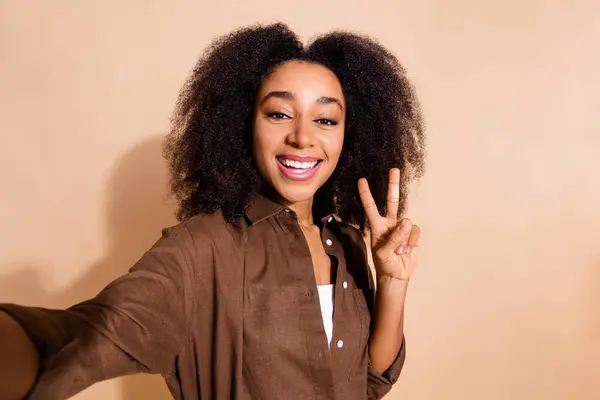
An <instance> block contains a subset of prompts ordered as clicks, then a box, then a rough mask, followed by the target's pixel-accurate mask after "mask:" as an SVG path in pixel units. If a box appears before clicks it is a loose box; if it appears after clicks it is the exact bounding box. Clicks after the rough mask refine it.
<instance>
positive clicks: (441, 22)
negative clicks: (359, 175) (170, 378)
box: [0, 0, 600, 400]
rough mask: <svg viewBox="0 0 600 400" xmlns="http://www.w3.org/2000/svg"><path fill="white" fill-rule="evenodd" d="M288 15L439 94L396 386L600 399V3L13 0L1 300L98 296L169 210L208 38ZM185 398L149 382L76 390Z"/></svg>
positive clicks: (400, 395) (4, 97)
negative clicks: (396, 64) (187, 82)
mask: <svg viewBox="0 0 600 400" xmlns="http://www.w3.org/2000/svg"><path fill="white" fill-rule="evenodd" d="M594 3H595V4H594ZM275 20H284V21H286V22H287V23H289V24H290V26H291V27H292V28H293V29H296V30H297V31H298V32H300V33H301V34H302V35H303V37H310V36H311V35H313V34H314V33H317V32H322V31H328V30H330V29H332V28H347V29H353V30H357V31H361V32H365V33H368V34H370V35H372V36H375V37H377V38H379V39H380V40H381V41H382V42H383V43H384V44H385V45H386V46H388V47H389V48H391V49H392V50H393V51H394V52H395V53H396V54H397V55H398V56H399V57H400V58H401V60H403V62H404V64H405V65H406V67H407V68H408V70H409V72H410V75H411V76H412V79H413V81H414V83H415V84H416V85H417V87H418V92H419V94H420V97H421V100H422V103H423V108H424V111H425V115H426V119H427V122H428V132H429V163H428V171H427V174H426V176H425V178H424V179H423V180H422V181H421V182H420V183H419V184H418V185H416V186H415V189H414V191H413V193H412V198H411V202H410V213H409V216H410V217H412V218H413V219H414V220H416V221H417V222H418V223H419V224H420V225H422V227H423V230H424V233H425V238H424V244H423V256H422V262H421V264H420V266H419V271H418V273H417V275H416V277H415V278H414V281H413V283H412V287H411V291H410V294H409V301H408V306H407V307H408V310H407V327H406V330H407V336H408V340H409V346H410V347H409V353H408V361H407V364H406V368H405V370H404V373H403V375H402V377H401V381H400V383H399V384H398V385H397V387H396V388H395V389H394V390H393V392H392V394H390V395H389V396H388V398H389V399H404V400H408V399H418V400H446V399H447V400H454V399H456V400H471V399H473V400H475V399H476V400H481V399H486V400H496V399H523V400H535V399H543V400H553V399H556V400H559V399H560V400H563V399H582V400H583V399H589V400H592V399H599V398H600V246H599V245H598V240H599V237H600V178H599V175H600V160H599V156H600V117H599V114H598V108H599V107H600V77H599V76H598V71H600V44H598V41H599V38H600V3H597V2H594V1H592V0H590V1H587V2H586V1H574V2H567V1H558V0H556V1H552V0H546V1H543V0H529V1H515V0H511V1H507V0H502V1H501V0H488V1H473V0H453V1H446V0H443V1H442V0H438V1H434V0H427V1H425V0H421V1H418V2H417V1H408V0H404V1H389V2H383V1H372V2H371V5H367V2H366V1H359V0H354V1H349V0H343V1H342V0H338V1H327V0H320V1H303V2H297V3H282V2H280V1H274V0H255V1H242V0H239V1H226V0H219V1H217V2H212V1H211V2H206V1H194V2H192V1H190V2H183V1H175V2H174V1H170V0H162V1H158V0H155V1H150V0H148V1H132V0H130V1H125V2H124V1H117V0H113V1H108V0H105V1H66V0H63V1H49V0H46V1H42V0H39V1H33V0H29V1H18V0H15V1H7V0H0V160H1V161H0V162H1V164H0V165H1V168H0V187H1V190H0V221H1V223H2V224H1V229H0V301H13V302H21V303H26V304H35V305H45V306H50V307H64V306H68V305H70V304H72V303H74V302H76V301H79V300H83V299H85V298H87V297H90V296H92V295H94V294H95V293H96V292H97V291H98V290H99V289H100V288H102V287H103V286H104V285H105V284H106V283H108V281H109V280H110V279H112V278H113V277H115V276H117V275H119V274H121V273H123V272H125V271H126V269H127V268H128V267H129V266H130V265H131V264H132V263H133V262H134V261H135V260H136V259H137V257H138V256H140V255H141V253H142V252H143V251H144V250H145V249H146V248H148V246H150V245H151V244H152V242H153V241H154V239H155V238H157V237H158V235H159V232H160V229H161V228H162V227H164V226H166V225H169V224H172V223H173V219H172V217H171V215H172V211H173V206H172V204H170V203H169V201H168V199H167V193H166V191H165V182H166V176H165V170H164V164H163V161H162V159H161V155H160V143H161V142H160V141H161V137H162V136H163V135H164V133H165V132H166V130H167V129H168V119H169V115H170V112H171V110H172V106H173V104H174V101H175V97H176V94H177V91H178V89H179V87H180V85H181V84H182V83H183V81H184V79H185V78H186V76H187V74H188V72H189V71H190V69H191V68H192V66H193V65H194V63H195V60H196V58H197V56H198V54H199V52H200V51H201V49H202V48H203V47H204V46H205V45H206V44H207V43H208V42H209V40H210V39H211V38H212V37H214V36H215V35H218V34H223V33H226V32H227V31H229V30H230V29H233V28H235V27H237V26H239V25H245V24H248V23H251V22H254V21H261V22H271V21H275ZM168 398H169V396H168V395H167V391H166V389H165V388H164V386H163V384H162V382H161V380H160V379H159V378H148V377H135V378H126V379H119V380H114V381H109V382H104V383H101V384H98V385H95V386H94V387H92V388H90V389H89V390H87V391H85V392H83V393H82V394H80V395H78V396H76V399H78V400H92V399H115V400H118V399H126V400H146V399H159V400H162V399H168Z"/></svg>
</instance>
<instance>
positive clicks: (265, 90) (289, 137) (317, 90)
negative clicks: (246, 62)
mask: <svg viewBox="0 0 600 400" xmlns="http://www.w3.org/2000/svg"><path fill="white" fill-rule="evenodd" d="M345 109H346V107H345V102H344V97H343V93H342V87H341V85H340V82H339V80H338V79H337V77H336V76H335V74H334V73H333V72H332V71H331V70H329V69H327V68H326V67H324V66H321V65H318V64H314V63H309V62H303V61H288V62H286V63H284V64H282V65H280V66H279V67H277V68H276V69H275V70H274V71H273V72H272V73H271V74H270V75H269V76H268V77H267V78H266V79H265V80H264V82H263V83H262V85H261V87H260V89H259V92H258V96H257V98H256V105H255V112H254V130H253V156H254V161H255V164H256V168H257V169H258V172H259V173H260V175H261V176H262V178H263V179H264V181H265V182H266V183H267V184H268V185H269V186H270V187H271V188H272V189H274V190H275V191H276V192H277V195H278V196H279V197H280V200H282V201H283V202H284V204H293V203H300V202H304V201H309V200H311V199H312V197H313V196H314V194H315V193H316V191H317V190H318V189H319V188H320V187H321V186H322V185H323V184H324V183H325V182H326V181H327V179H329V177H330V176H331V174H332V173H333V171H334V169H335V167H336V165H337V163H338V160H339V158H340V154H341V152H342V146H343V143H344V120H345V117H346V112H345Z"/></svg>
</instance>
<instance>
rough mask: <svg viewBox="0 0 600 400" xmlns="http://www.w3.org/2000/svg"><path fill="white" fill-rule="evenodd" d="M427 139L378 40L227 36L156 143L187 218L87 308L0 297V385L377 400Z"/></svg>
mask: <svg viewBox="0 0 600 400" xmlns="http://www.w3.org/2000/svg"><path fill="white" fill-rule="evenodd" d="M423 143H424V134H423V128H422V123H421V119H420V113H419V109H418V105H417V101H416V98H415V96H414V93H413V89H412V87H411V85H410V83H409V82H408V80H407V78H406V77H405V73H404V71H403V68H402V67H401V66H400V64H399V63H398V61H397V60H396V59H395V58H394V57H393V56H392V55H391V54H390V53H389V52H387V51H386V50H385V49H383V48H382V47H380V46H379V45H378V44H377V43H375V42H374V41H372V40H370V39H367V38H363V37H360V36H356V35H352V34H348V33H341V32H338V33H333V34H329V35H325V36H322V37H320V38H318V39H317V40H315V41H314V42H313V43H312V44H311V45H310V46H309V47H307V48H305V47H303V45H302V44H301V43H300V42H299V40H298V38H297V37H296V35H295V34H294V33H293V32H291V31H290V30H289V29H288V28H287V27H286V26H284V25H281V24H277V25H271V26H265V27H251V28H245V29H242V30H239V31H237V32H234V33H232V34H230V35H228V36H226V37H223V38H220V39H219V40H217V41H216V42H215V43H213V45H212V46H211V47H210V48H209V50H208V51H207V53H206V54H205V55H204V56H203V57H202V58H201V59H200V61H199V62H198V64H197V66H196V68H195V70H194V71H193V73H192V75H191V78H190V79H189V80H188V82H187V84H186V85H185V86H184V88H183V90H182V92H181V97H180V99H179V102H178V106H177V108H176V112H175V117H174V119H173V130H172V132H171V133H170V134H169V136H168V138H167V146H166V152H165V154H166V156H167V158H168V160H169V162H170V167H171V173H172V188H173V191H174V193H175V195H176V196H177V198H178V199H179V202H180V209H179V214H178V216H179V218H180V220H181V221H182V222H181V223H180V224H178V225H177V226H175V227H172V228H169V229H166V230H165V231H164V232H163V236H162V238H161V239H160V240H159V241H158V242H157V243H156V244H155V245H154V246H153V248H152V249H150V250H149V251H148V252H147V253H146V254H145V255H144V256H143V257H142V258H141V259H140V260H139V261H138V262H137V264H136V265H135V266H134V267H133V268H132V269H131V270H130V271H129V273H128V274H127V275H125V276H123V277H121V278H119V279H117V280H116V281H114V282H112V283H111V284H109V285H108V286H107V287H106V288H105V289H104V290H103V291H102V292H101V293H100V294H98V295H97V296H96V297H95V298H94V299H92V300H89V301H86V302H84V303H81V304H78V305H75V306H73V307H71V308H70V309H68V310H63V311H58V310H47V309H41V308H29V307H23V306H18V305H13V304H4V305H1V306H0V310H1V311H3V312H0V329H1V331H0V337H2V338H4V339H3V340H2V342H1V343H0V351H2V354H3V356H2V357H0V372H1V374H2V378H3V379H2V380H0V382H2V385H4V386H5V387H2V388H0V393H3V394H4V396H5V397H4V398H20V397H22V396H23V395H25V394H26V393H28V398H30V399H43V400H51V399H64V398H67V397H69V396H72V395H74V394H75V393H77V392H79V391H81V390H83V389H84V388H86V387H88V386H90V385H91V384H93V383H95V382H98V381H101V380H104V379H109V378H113V377H117V376H120V375H125V374H133V373H139V372H144V373H153V374H162V375H163V376H164V377H165V380H166V382H167V384H168V386H169V389H170V391H171V393H172V394H173V396H174V397H175V398H176V399H186V400H189V399H200V398H202V399H229V398H234V399H300V398H302V399H309V398H311V399H334V398H335V399H360V398H369V399H376V398H381V397H382V396H384V395H385V393H387V392H388V391H389V390H390V388H391V386H392V384H393V383H394V382H395V381H396V379H397V378H398V376H399V374H400V370H401V368H402V365H403V363H404V355H405V346H404V335H403V314H404V300H405V296H406V291H407V286H408V282H409V278H410V276H411V274H412V271H413V268H414V266H415V263H416V255H417V249H418V247H417V246H418V241H419V229H418V227H416V226H414V225H412V224H411V222H410V220H408V219H401V218H399V215H400V214H401V213H402V211H403V208H404V201H405V197H406V187H407V183H408V182H409V181H410V180H411V179H412V178H415V177H417V176H418V175H419V174H420V173H421V171H422V166H423V152H424V151H423V148H424V145H423ZM388 172H389V174H388ZM367 226H368V227H369V232H370V244H371V249H372V254H373V262H374V267H375V272H376V273H375V276H374V279H373V277H372V275H371V271H370V269H369V266H368V264H367V251H366V248H365V243H364V241H363V238H362V236H361V231H363V232H364V231H365V229H366V227H367ZM357 228H358V229H357ZM375 283H376V284H377V293H376V294H375V293H374V290H373V289H374V285H375ZM7 396H8V397H7ZM11 396H12V397H11Z"/></svg>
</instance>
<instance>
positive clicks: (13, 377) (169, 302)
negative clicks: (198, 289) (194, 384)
mask: <svg viewBox="0 0 600 400" xmlns="http://www.w3.org/2000/svg"><path fill="white" fill-rule="evenodd" d="M197 254H198V249H197V248H196V247H195V242H194V240H193V239H192V237H191V234H190V232H189V231H188V230H187V228H186V227H185V226H183V225H178V226H177V227H174V228H171V229H168V230H165V232H164V234H163V236H162V238H161V239H160V240H159V241H158V242H157V243H156V244H155V245H154V246H153V247H152V249H151V250H149V251H148V252H147V253H146V254H144V256H143V257H142V258H141V259H140V260H139V261H138V262H137V263H136V265H135V266H134V267H133V268H131V270H130V271H129V273H127V274H125V275H123V276H121V277H120V278H118V279H116V280H115V281H113V282H111V283H110V284H109V285H108V286H107V287H106V288H104V289H103V290H102V291H101V292H100V293H99V294H98V295H97V296H96V297H94V298H93V299H91V300H88V301H85V302H83V303H80V304H77V305H75V306H73V307H70V308H69V309H67V310H51V309H45V308H39V307H25V306H20V305H15V304H0V316H1V317H2V319H1V321H2V322H1V324H0V335H1V337H0V351H1V353H0V400H5V399H11V398H17V399H18V398H22V395H23V393H24V392H28V399H30V400H38V399H39V400H58V399H66V398H69V397H71V396H73V395H75V394H76V393H78V392H80V391H81V390H83V389H85V388H87V387H89V386H90V385H92V384H94V383H96V382H99V381H102V380H106V379H111V378H115V377H118V376H122V375H126V374H133V373H154V374H164V375H168V374H171V373H172V372H173V371H174V363H175V360H176V357H177V353H178V351H179V349H180V348H181V346H182V345H183V343H184V341H185V340H186V338H187V335H188V330H189V329H188V328H189V325H190V320H191V316H192V313H193V304H194V296H193V294H194V292H195V291H194V287H195V285H196V277H195V269H194V267H193V265H197V262H200V263H202V261H199V260H197V258H196V255H197ZM203 255H205V256H206V258H207V259H206V262H210V260H208V257H210V253H209V252H203ZM2 312H3V313H2ZM23 331H25V332H26V333H24V332H23ZM38 359H39V369H38V361H37V360H38ZM9 390H10V391H12V393H11V396H12V394H14V395H15V396H16V397H7V396H6V393H8V391H9ZM19 396H21V397H19Z"/></svg>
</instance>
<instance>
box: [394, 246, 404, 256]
mask: <svg viewBox="0 0 600 400" xmlns="http://www.w3.org/2000/svg"><path fill="white" fill-rule="evenodd" d="M402 253H404V246H400V247H398V248H397V249H396V254H402Z"/></svg>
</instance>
